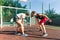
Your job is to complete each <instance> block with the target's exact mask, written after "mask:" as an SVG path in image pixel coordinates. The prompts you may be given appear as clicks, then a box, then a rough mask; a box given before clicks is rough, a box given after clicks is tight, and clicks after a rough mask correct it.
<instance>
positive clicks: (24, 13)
mask: <svg viewBox="0 0 60 40" xmlns="http://www.w3.org/2000/svg"><path fill="white" fill-rule="evenodd" d="M17 15H25V13H18V14H17Z"/></svg>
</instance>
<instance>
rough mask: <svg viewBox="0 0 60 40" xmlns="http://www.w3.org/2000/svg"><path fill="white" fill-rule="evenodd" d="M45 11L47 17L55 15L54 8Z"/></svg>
mask: <svg viewBox="0 0 60 40" xmlns="http://www.w3.org/2000/svg"><path fill="white" fill-rule="evenodd" d="M45 13H46V14H47V16H48V17H49V18H55V17H56V15H55V13H56V12H55V10H54V8H52V9H50V10H46V11H45Z"/></svg>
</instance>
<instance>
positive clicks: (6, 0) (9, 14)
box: [0, 0, 28, 22]
mask: <svg viewBox="0 0 60 40" xmlns="http://www.w3.org/2000/svg"><path fill="white" fill-rule="evenodd" d="M16 4H17V7H18V8H24V9H25V8H26V6H27V5H24V6H22V5H21V3H19V2H18V0H17V1H13V0H0V6H11V7H16ZM27 11H28V10H20V9H19V10H17V13H26V12H27ZM2 13H3V21H4V22H9V21H10V19H11V18H13V17H14V16H15V15H16V9H11V8H3V12H2Z"/></svg>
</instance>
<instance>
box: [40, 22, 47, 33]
mask: <svg viewBox="0 0 60 40" xmlns="http://www.w3.org/2000/svg"><path fill="white" fill-rule="evenodd" d="M41 25H42V28H43V33H47V32H46V28H45V25H44V23H42V24H41Z"/></svg>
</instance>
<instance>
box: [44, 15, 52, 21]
mask: <svg viewBox="0 0 60 40" xmlns="http://www.w3.org/2000/svg"><path fill="white" fill-rule="evenodd" d="M43 16H45V17H46V18H48V16H47V15H43ZM48 21H49V22H52V20H51V19H50V18H48Z"/></svg>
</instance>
